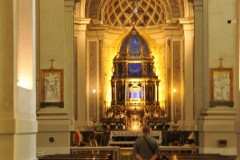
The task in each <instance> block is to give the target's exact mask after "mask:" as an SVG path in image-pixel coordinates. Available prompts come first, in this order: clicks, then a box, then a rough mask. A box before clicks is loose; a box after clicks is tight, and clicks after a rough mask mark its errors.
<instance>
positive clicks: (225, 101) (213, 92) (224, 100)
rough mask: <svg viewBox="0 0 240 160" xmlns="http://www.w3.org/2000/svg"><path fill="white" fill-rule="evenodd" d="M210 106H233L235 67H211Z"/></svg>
mask: <svg viewBox="0 0 240 160" xmlns="http://www.w3.org/2000/svg"><path fill="white" fill-rule="evenodd" d="M209 105H210V107H215V106H229V107H233V105H234V102H233V69H232V68H212V69H210V103H209Z"/></svg>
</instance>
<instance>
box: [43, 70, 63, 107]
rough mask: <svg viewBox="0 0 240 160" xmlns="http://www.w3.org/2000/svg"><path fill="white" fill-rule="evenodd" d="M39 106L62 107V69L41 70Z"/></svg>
mask: <svg viewBox="0 0 240 160" xmlns="http://www.w3.org/2000/svg"><path fill="white" fill-rule="evenodd" d="M41 106H42V107H45V106H61V107H63V70H62V69H43V70H41Z"/></svg>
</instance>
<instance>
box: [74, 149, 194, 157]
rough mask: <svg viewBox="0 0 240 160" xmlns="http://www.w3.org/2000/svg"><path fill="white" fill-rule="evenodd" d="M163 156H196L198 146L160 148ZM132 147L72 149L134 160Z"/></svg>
mask: <svg viewBox="0 0 240 160" xmlns="http://www.w3.org/2000/svg"><path fill="white" fill-rule="evenodd" d="M159 148H160V152H161V153H162V154H172V153H179V154H195V153H198V147H197V146H160V147H159ZM132 149H133V148H132V147H125V148H120V147H118V146H106V147H104V146H99V147H71V148H70V150H71V152H70V153H71V154H80V153H87V152H88V153H89V152H92V153H106V154H111V155H112V160H133V156H132Z"/></svg>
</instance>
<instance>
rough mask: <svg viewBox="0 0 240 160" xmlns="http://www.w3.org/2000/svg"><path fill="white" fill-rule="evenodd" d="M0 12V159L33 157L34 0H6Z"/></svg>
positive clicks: (34, 110)
mask: <svg viewBox="0 0 240 160" xmlns="http://www.w3.org/2000/svg"><path fill="white" fill-rule="evenodd" d="M1 2H2V1H1ZM0 12H1V16H0V21H1V27H0V30H1V31H0V37H1V38H0V48H1V49H0V52H1V53H0V59H1V66H0V74H1V78H0V88H1V90H2V91H1V93H0V106H1V107H0V123H1V124H0V141H1V143H0V148H1V149H0V159H8V160H34V159H36V132H37V123H36V113H35V112H36V100H35V97H36V94H35V93H36V91H35V29H34V26H35V25H34V23H35V22H34V21H35V19H34V13H35V10H34V2H33V1H31V0H22V1H11V0H6V1H4V3H1V6H0ZM23 145H24V147H23Z"/></svg>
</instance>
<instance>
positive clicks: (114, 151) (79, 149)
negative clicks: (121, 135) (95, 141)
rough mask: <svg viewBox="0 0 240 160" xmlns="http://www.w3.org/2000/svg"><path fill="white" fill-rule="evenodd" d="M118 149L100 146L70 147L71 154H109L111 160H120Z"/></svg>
mask: <svg viewBox="0 0 240 160" xmlns="http://www.w3.org/2000/svg"><path fill="white" fill-rule="evenodd" d="M119 150H120V147H117V146H106V147H104V146H101V147H70V153H71V154H80V153H88V152H92V153H106V154H111V157H112V158H111V159H112V160H120V154H119V153H120V151H119Z"/></svg>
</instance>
